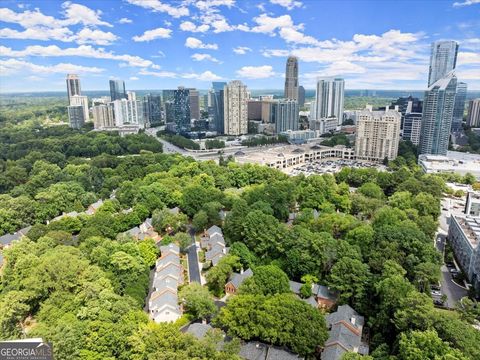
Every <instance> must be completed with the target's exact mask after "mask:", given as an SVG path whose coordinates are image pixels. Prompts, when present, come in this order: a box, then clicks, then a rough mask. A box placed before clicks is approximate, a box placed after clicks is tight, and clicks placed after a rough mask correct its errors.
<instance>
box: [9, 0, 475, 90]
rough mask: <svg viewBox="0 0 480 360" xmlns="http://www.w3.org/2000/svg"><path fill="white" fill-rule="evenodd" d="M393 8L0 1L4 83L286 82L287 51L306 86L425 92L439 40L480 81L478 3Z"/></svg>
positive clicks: (92, 86) (259, 85)
mask: <svg viewBox="0 0 480 360" xmlns="http://www.w3.org/2000/svg"><path fill="white" fill-rule="evenodd" d="M116 4H119V6H116ZM397 12H399V13H404V14H407V15H406V16H407V21H405V18H404V17H402V19H397V18H396V17H394V16H391V14H392V8H391V3H388V4H386V3H382V2H376V1H375V2H372V1H371V2H361V3H360V2H351V1H343V2H340V3H339V2H330V1H318V2H312V1H305V0H302V1H293V0H265V1H263V2H258V1H241V2H240V1H234V0H204V1H190V0H183V1H166V0H162V1H159V0H155V1H151V2H148V3H146V2H142V1H139V0H125V1H122V2H119V1H76V2H62V1H58V2H53V1H51V2H43V1H26V2H17V1H3V2H2V7H1V8H0V14H1V15H2V16H1V17H0V19H1V20H0V39H1V40H0V72H1V78H2V81H0V92H2V93H5V92H21V91H45V90H52V91H60V90H63V89H64V86H65V76H66V74H67V73H75V74H78V75H79V76H80V77H81V79H82V90H87V91H89V90H105V89H106V88H107V86H108V85H107V82H108V80H111V79H118V78H120V79H122V80H124V81H126V82H127V84H128V86H127V87H128V89H129V90H140V89H168V88H170V89H175V88H177V86H179V85H183V86H185V87H187V88H197V89H208V88H209V87H210V83H211V82H212V81H226V82H229V81H231V80H237V79H238V80H241V81H242V82H244V83H245V84H246V85H247V86H248V88H249V89H281V88H283V86H284V83H285V77H284V75H285V61H286V59H287V57H288V56H289V55H294V56H296V57H298V59H299V85H303V86H304V87H305V88H306V89H313V88H314V87H315V83H316V79H317V77H326V76H335V77H342V78H344V79H345V83H346V86H345V87H346V88H347V89H372V90H374V89H377V90H380V89H388V90H425V89H426V83H427V79H428V63H429V57H430V46H431V45H430V44H431V43H432V42H433V41H437V40H454V41H457V42H458V43H459V50H458V61H457V70H456V75H457V77H458V79H459V81H463V82H466V83H468V86H469V90H480V76H479V75H478V74H480V41H479V40H478V39H479V38H480V32H479V30H478V29H479V26H478V25H479V23H480V21H479V20H478V18H479V14H480V5H479V4H478V2H475V1H466V2H462V1H457V2H455V1H439V2H435V3H432V2H425V1H419V2H416V3H415V8H414V9H412V6H411V2H407V1H404V2H396V3H395V13H397ZM372 18H375V21H372ZM318 24H321V25H318Z"/></svg>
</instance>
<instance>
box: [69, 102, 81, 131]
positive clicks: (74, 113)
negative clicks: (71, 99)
mask: <svg viewBox="0 0 480 360" xmlns="http://www.w3.org/2000/svg"><path fill="white" fill-rule="evenodd" d="M67 110H68V121H69V124H70V127H71V128H73V129H80V128H81V127H82V126H83V124H85V114H84V112H83V111H84V108H83V106H82V105H70V106H67Z"/></svg>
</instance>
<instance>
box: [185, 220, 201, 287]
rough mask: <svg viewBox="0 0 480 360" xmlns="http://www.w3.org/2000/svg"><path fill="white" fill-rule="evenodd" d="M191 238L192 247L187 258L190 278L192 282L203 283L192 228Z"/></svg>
mask: <svg viewBox="0 0 480 360" xmlns="http://www.w3.org/2000/svg"><path fill="white" fill-rule="evenodd" d="M188 232H189V233H190V236H191V237H192V245H190V246H189V247H188V248H187V257H188V274H189V276H190V282H191V283H192V282H198V283H199V284H201V283H202V281H201V279H200V267H199V263H198V253H197V246H196V245H195V231H194V230H193V229H192V228H190V229H189V231H188Z"/></svg>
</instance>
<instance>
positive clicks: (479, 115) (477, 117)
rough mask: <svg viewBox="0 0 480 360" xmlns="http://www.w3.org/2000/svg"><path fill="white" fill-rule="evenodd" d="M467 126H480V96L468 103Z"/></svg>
mask: <svg viewBox="0 0 480 360" xmlns="http://www.w3.org/2000/svg"><path fill="white" fill-rule="evenodd" d="M467 126H469V127H480V98H478V99H473V100H470V101H469V103H468V115H467Z"/></svg>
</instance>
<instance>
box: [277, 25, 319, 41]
mask: <svg viewBox="0 0 480 360" xmlns="http://www.w3.org/2000/svg"><path fill="white" fill-rule="evenodd" d="M280 37H281V38H282V39H284V40H285V41H286V42H288V43H295V44H306V45H318V44H319V41H318V40H317V39H315V38H314V37H313V36H307V35H305V34H303V33H301V32H300V31H298V30H296V29H294V28H291V27H285V28H281V29H280Z"/></svg>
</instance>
